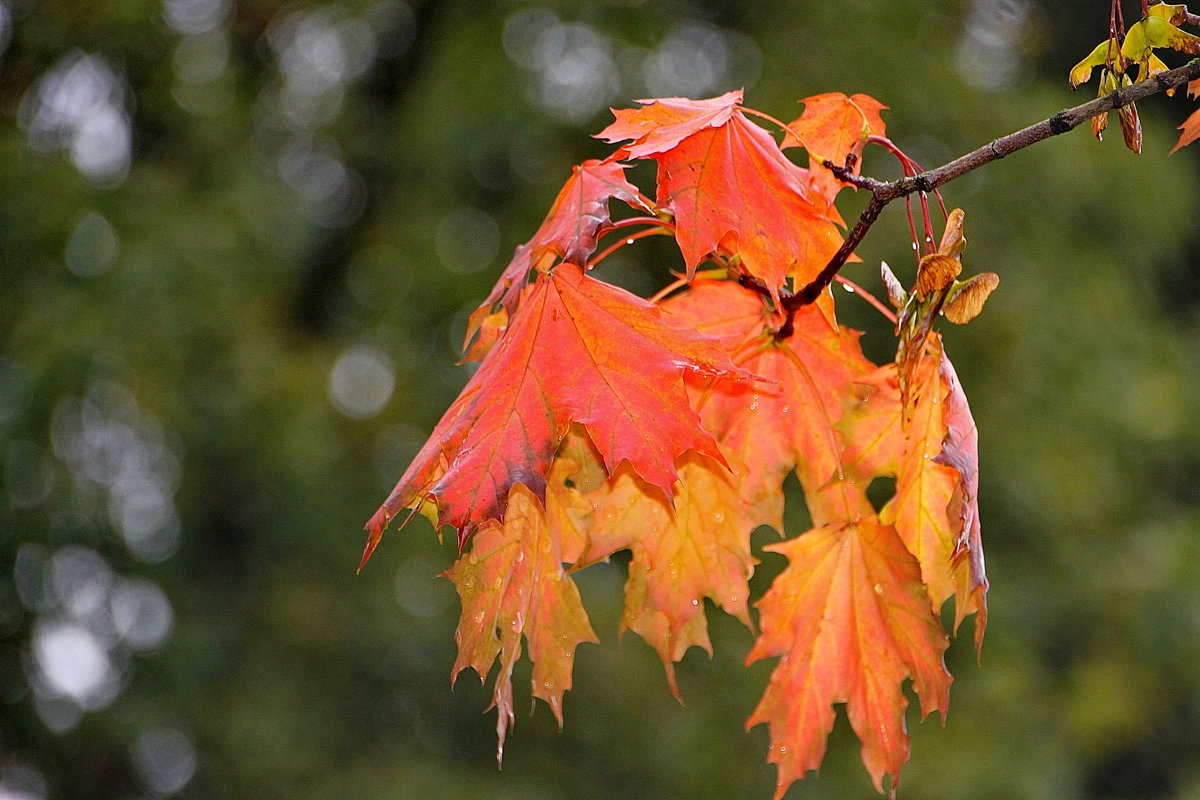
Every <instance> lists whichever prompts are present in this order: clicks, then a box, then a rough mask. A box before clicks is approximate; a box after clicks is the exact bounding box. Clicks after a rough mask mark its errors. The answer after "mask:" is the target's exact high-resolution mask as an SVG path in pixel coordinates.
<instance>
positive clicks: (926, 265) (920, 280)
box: [913, 253, 962, 302]
mask: <svg viewBox="0 0 1200 800" xmlns="http://www.w3.org/2000/svg"><path fill="white" fill-rule="evenodd" d="M961 272H962V262H961V261H959V260H958V259H957V258H956V257H954V256H950V255H943V254H942V253H933V254H931V255H927V256H925V257H924V258H922V259H921V265H920V266H919V267H918V268H917V284H916V286H914V287H913V294H915V295H916V296H917V299H918V300H920V301H921V302H925V298H927V297H928V296H929V294H930V292H937V291H941V290H942V289H945V288H946V287H947V286H949V285H950V284H951V283H953V282H954V279H955V278H957V277H958V276H959V274H960V273H961Z"/></svg>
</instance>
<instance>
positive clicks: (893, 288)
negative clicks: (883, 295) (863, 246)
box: [879, 261, 908, 309]
mask: <svg viewBox="0 0 1200 800" xmlns="http://www.w3.org/2000/svg"><path fill="white" fill-rule="evenodd" d="M879 274H880V277H882V278H883V287H884V289H886V290H887V296H888V302H889V303H891V304H892V308H895V309H901V308H904V304H905V303H907V302H908V292H906V291H904V286H903V285H901V283H900V279H899V278H897V277H896V274H895V273H894V272H892V268H891V267H889V266H888V263H887V262H886V261H881V262H879Z"/></svg>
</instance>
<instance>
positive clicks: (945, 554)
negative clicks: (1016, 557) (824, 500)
mask: <svg viewBox="0 0 1200 800" xmlns="http://www.w3.org/2000/svg"><path fill="white" fill-rule="evenodd" d="M911 366H912V367H913V369H912V375H911V376H910V386H911V393H912V398H913V399H912V403H911V408H910V409H908V413H907V415H906V414H905V409H904V404H903V401H902V399H901V391H900V386H899V380H898V377H897V374H896V365H895V364H887V365H884V366H883V367H880V368H879V369H878V370H876V371H875V372H874V373H872V374H871V375H869V376H867V377H866V378H864V379H863V380H862V381H861V382H860V384H859V388H858V390H857V400H855V401H854V402H853V403H852V406H851V408H850V409H849V410H848V411H847V413H846V415H845V416H843V418H842V419H841V421H840V422H839V423H838V429H839V431H840V432H841V433H842V435H843V438H844V439H845V440H846V441H847V442H849V443H850V444H848V445H847V449H846V451H844V453H843V455H844V460H843V464H844V466H845V467H846V469H847V471H848V472H849V473H850V474H851V475H852V476H853V477H854V478H855V479H856V480H857V481H858V482H859V483H868V482H870V481H871V480H872V479H873V478H875V477H878V476H883V475H888V476H891V477H894V478H896V494H895V496H894V497H893V498H892V499H891V500H890V501H889V502H888V503H887V505H886V506H885V507H884V508H883V510H882V511H881V512H880V518H881V519H882V521H883V522H885V523H887V524H890V525H893V526H894V527H895V529H896V531H897V533H898V534H899V536H900V539H901V540H902V541H903V542H904V545H905V547H906V548H907V549H908V551H909V552H910V553H911V554H912V555H913V557H914V558H916V559H917V562H918V563H919V564H920V567H921V580H922V582H924V583H925V585H926V587H927V588H928V592H929V601H930V607H931V609H932V610H933V611H934V612H935V613H938V612H939V611H940V609H941V607H942V604H943V603H944V602H945V601H946V599H947V598H949V597H950V596H951V595H953V596H955V598H956V600H955V629H957V628H958V626H959V625H960V624H961V623H962V621H963V620H964V619H965V618H966V617H967V616H968V615H970V614H972V613H976V612H977V613H978V616H977V618H976V622H975V643H976V648H977V649H978V648H979V647H980V646H981V645H982V642H983V634H984V630H985V628H986V626H987V601H986V594H987V578H986V576H985V574H984V564H983V547H982V541H981V538H980V530H979V509H978V506H977V503H976V492H977V490H978V480H979V479H978V455H977V449H978V432H977V430H976V428H975V423H974V421H973V420H972V419H971V412H970V408H969V407H968V406H967V404H966V396H965V395H964V394H963V391H962V387H961V386H960V385H959V383H958V377H957V375H956V374H955V373H954V367H953V365H951V363H950V360H949V359H948V358H947V357H946V355H945V352H944V351H943V349H942V344H941V337H940V336H938V335H937V334H930V335H929V337H928V339H927V342H926V350H925V352H924V353H922V354H921V356H920V358H919V359H916V360H915V361H914V362H913V364H912V365H911Z"/></svg>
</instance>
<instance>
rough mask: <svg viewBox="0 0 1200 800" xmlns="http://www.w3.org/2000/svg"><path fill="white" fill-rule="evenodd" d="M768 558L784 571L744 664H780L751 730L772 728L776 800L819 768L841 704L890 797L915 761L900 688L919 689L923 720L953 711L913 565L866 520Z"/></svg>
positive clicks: (807, 538)
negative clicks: (783, 564) (780, 559)
mask: <svg viewBox="0 0 1200 800" xmlns="http://www.w3.org/2000/svg"><path fill="white" fill-rule="evenodd" d="M767 549H768V550H770V551H772V552H777V553H782V554H783V555H785V556H787V558H788V562H789V564H788V567H787V568H786V569H785V570H784V571H783V572H782V573H780V575H779V576H778V577H777V578H776V579H775V581H774V583H772V585H771V588H770V589H769V590H768V591H767V593H766V595H764V596H763V598H762V600H760V601H759V602H758V607H759V609H760V611H761V615H760V617H759V623H760V625H761V627H762V634H761V635H760V636H759V638H758V640H757V641H756V642H755V643H754V647H753V648H752V649H751V651H750V654H749V655H748V656H747V658H746V661H747V663H753V662H754V661H757V660H758V659H761V658H767V657H771V656H778V657H779V658H780V661H779V664H778V665H777V666H776V667H775V670H774V672H773V673H772V674H771V680H770V683H769V685H768V687H767V690H766V692H765V693H764V695H763V698H762V700H761V702H760V703H759V704H758V707H757V708H756V709H755V710H754V713H753V714H752V715H751V716H750V719H749V720H748V721H747V723H746V726H747V727H748V728H749V727H753V726H754V725H758V724H760V723H766V724H767V725H768V727H769V729H770V735H771V750H770V755H769V756H768V760H770V761H771V762H772V763H774V764H776V765H777V766H778V778H777V781H776V784H777V789H776V792H775V797H776V798H779V797H782V796H783V793H784V792H785V791H787V788H788V786H790V785H791V783H792V782H793V781H795V780H797V779H799V778H802V777H803V776H804V774H805V773H806V772H807V771H808V770H810V769H816V768H817V767H818V766H820V763H821V759H822V758H823V756H824V753H825V745H826V739H827V737H828V735H829V732H830V731H831V730H832V729H833V722H834V711H833V708H832V703H845V704H846V711H847V715H848V716H849V718H850V725H851V727H853V729H854V732H855V733H856V734H857V735H858V738H859V739H860V741H861V742H862V758H863V763H864V764H865V765H866V767H867V771H868V772H869V773H870V774H871V779H872V780H873V781H874V783H875V788H876V789H878V790H879V791H883V777H884V775H890V776H891V780H892V785H893V787H894V786H895V785H896V782H897V781H898V779H899V776H900V768H901V767H902V766H903V764H904V762H905V761H906V760H907V759H908V753H909V743H908V734H907V732H906V730H905V726H904V711H905V709H906V708H907V706H908V701H907V700H906V699H905V697H904V692H903V690H902V683H903V681H904V680H905V678H910V677H911V678H912V681H913V686H914V688H915V689H916V691H917V694H918V696H919V697H920V700H921V714H922V716H927V715H928V714H929V713H930V712H932V711H934V710H938V711H940V712H941V713H942V714H943V716H944V715H945V713H946V709H947V707H948V703H949V689H950V681H951V678H950V675H949V673H948V672H946V668H945V665H944V664H943V663H942V653H943V652H944V651H945V649H946V646H947V639H946V634H945V632H944V631H943V630H942V627H941V624H940V623H939V622H938V620H937V619H936V618H935V617H934V616H933V614H932V612H931V611H930V610H929V602H928V600H927V598H926V597H925V596H924V594H923V592H922V589H921V582H920V572H919V567H918V566H917V563H916V561H915V560H914V559H913V557H912V555H911V554H910V553H909V552H908V551H907V550H906V549H905V547H904V544H903V543H902V542H901V541H900V538H899V536H897V534H896V532H895V530H894V529H892V528H891V527H889V526H887V525H884V524H882V523H880V522H879V520H878V518H876V517H871V516H868V517H863V518H861V519H858V520H856V521H855V522H853V523H851V524H845V525H826V526H822V527H818V528H815V529H813V530H811V531H809V532H807V533H805V534H803V535H801V536H799V537H797V538H795V539H791V540H789V541H786V542H781V543H779V544H774V545H770V546H768V548H767Z"/></svg>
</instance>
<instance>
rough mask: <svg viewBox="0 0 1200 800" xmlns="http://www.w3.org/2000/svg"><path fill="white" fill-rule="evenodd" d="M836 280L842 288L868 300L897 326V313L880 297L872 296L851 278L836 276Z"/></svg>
mask: <svg viewBox="0 0 1200 800" xmlns="http://www.w3.org/2000/svg"><path fill="white" fill-rule="evenodd" d="M834 280H835V281H837V282H838V283H840V284H841V285H842V286H845V287H846V288H847V289H849V290H850V291H852V292H854V293H855V294H856V295H858V296H859V297H861V298H862V299H863V300H866V301H867V302H868V303H870V304H871V305H873V306H874V307H875V310H876V311H878V312H879V313H880V314H883V316H884V317H885V318H886V319H887V321H888V322H890V323H892V324H893V325H895V324H896V312H894V311H892V310H891V309H890V308H888V307H887V306H885V305H884V304H883V303H882V302H880V300H879V298H878V297H876V296H875V295H873V294H871V293H870V292H868V291H867V290H866V289H864V288H863V287H861V286H859V285H858V284H857V283H855V282H854V281H852V280H850V279H849V278H846V277H843V276H841V275H835V276H834Z"/></svg>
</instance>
